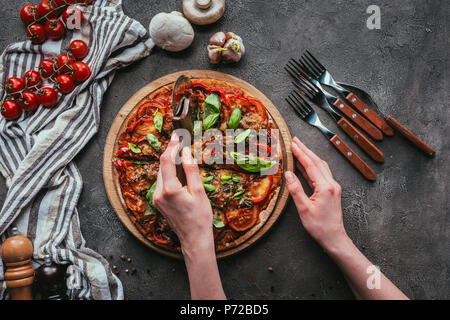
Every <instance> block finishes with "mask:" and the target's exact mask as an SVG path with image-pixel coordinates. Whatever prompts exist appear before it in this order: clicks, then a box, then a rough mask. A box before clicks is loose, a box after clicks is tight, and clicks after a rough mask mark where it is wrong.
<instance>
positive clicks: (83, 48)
mask: <svg viewBox="0 0 450 320" xmlns="http://www.w3.org/2000/svg"><path fill="white" fill-rule="evenodd" d="M69 50H70V52H71V53H72V55H73V56H74V57H75V59H83V58H84V57H86V55H87V54H88V47H87V44H86V42H84V41H83V40H73V41H72V42H71V43H70V46H69Z"/></svg>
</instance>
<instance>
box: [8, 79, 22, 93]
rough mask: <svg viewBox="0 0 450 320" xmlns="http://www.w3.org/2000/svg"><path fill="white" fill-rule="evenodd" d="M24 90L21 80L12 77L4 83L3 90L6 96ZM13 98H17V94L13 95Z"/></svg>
mask: <svg viewBox="0 0 450 320" xmlns="http://www.w3.org/2000/svg"><path fill="white" fill-rule="evenodd" d="M24 88H25V82H23V80H22V79H20V78H16V77H12V78H9V79H8V80H7V81H6V83H5V90H6V92H7V93H8V94H11V93H14V92H18V91H22V90H23V89H24ZM14 96H18V94H14Z"/></svg>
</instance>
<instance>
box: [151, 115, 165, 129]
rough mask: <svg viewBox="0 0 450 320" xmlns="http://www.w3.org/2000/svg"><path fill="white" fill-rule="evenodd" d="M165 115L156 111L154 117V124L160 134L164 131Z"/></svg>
mask: <svg viewBox="0 0 450 320" xmlns="http://www.w3.org/2000/svg"><path fill="white" fill-rule="evenodd" d="M163 121H164V120H163V115H162V113H161V112H159V111H156V112H155V114H154V115H153V123H154V124H155V127H156V129H158V131H159V132H161V130H162V126H163Z"/></svg>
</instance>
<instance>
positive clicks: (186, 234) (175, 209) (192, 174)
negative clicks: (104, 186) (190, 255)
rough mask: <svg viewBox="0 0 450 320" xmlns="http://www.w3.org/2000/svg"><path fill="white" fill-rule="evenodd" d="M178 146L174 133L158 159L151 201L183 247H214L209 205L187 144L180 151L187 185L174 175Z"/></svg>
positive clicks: (211, 216)
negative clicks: (158, 165)
mask: <svg viewBox="0 0 450 320" xmlns="http://www.w3.org/2000/svg"><path fill="white" fill-rule="evenodd" d="M179 146H180V142H179V138H178V136H177V135H176V134H175V133H174V134H173V135H172V138H171V140H170V143H169V145H168V147H167V149H166V151H165V152H164V153H163V154H162V155H161V158H160V168H159V173H158V179H157V182H156V188H155V192H154V194H153V203H154V205H155V206H156V207H157V208H158V210H159V211H160V212H161V213H162V214H163V216H164V217H165V218H166V219H167V221H168V223H169V225H170V227H171V228H172V230H173V231H174V232H175V233H176V234H177V236H178V238H179V239H180V243H181V247H182V250H186V249H188V248H192V247H197V246H198V245H202V246H204V245H208V246H209V247H211V246H212V247H214V240H213V239H214V238H213V229H212V218H213V214H212V209H211V204H210V203H209V200H208V197H207V195H206V192H205V188H204V187H203V181H202V179H201V177H200V173H199V168H198V165H197V163H196V162H195V160H194V159H193V157H192V155H191V151H190V149H189V148H188V147H185V148H183V150H182V154H181V162H182V165H183V169H184V172H185V174H186V181H187V185H186V186H182V184H181V182H180V181H179V180H178V178H177V173H176V167H175V159H176V157H177V154H178V149H179Z"/></svg>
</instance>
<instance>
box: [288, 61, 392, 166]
mask: <svg viewBox="0 0 450 320" xmlns="http://www.w3.org/2000/svg"><path fill="white" fill-rule="evenodd" d="M286 70H288V72H289V73H291V72H293V71H292V70H289V65H288V66H287V68H286ZM291 75H292V76H294V74H291ZM295 75H296V79H297V81H298V82H294V83H293V84H294V86H295V87H296V88H297V89H298V90H299V91H300V92H301V93H302V94H303V95H304V96H306V97H307V98H308V99H310V100H312V99H313V98H314V97H313V94H311V91H318V90H319V86H320V83H317V86H316V84H315V83H311V82H309V81H308V80H306V79H305V78H304V77H302V75H300V74H295ZM320 88H321V87H320ZM323 93H324V95H325V96H326V94H327V92H326V91H325V90H324V91H323ZM319 107H321V108H322V109H324V110H325V111H328V113H329V114H330V115H331V117H332V118H333V120H335V121H336V122H337V124H338V125H339V127H341V129H342V130H343V131H344V132H345V133H346V134H347V135H348V136H349V137H350V138H351V139H352V140H353V141H355V142H356V143H357V144H358V145H359V146H360V147H361V149H363V150H364V151H365V152H366V153H367V154H368V155H369V156H370V157H371V158H372V159H373V160H375V161H377V162H384V155H383V153H382V152H381V151H380V150H379V149H378V148H377V147H376V146H375V145H374V144H373V143H372V142H370V141H369V139H367V138H366V137H365V136H364V135H363V134H362V133H361V132H359V130H358V129H356V128H355V127H354V126H353V125H352V124H351V123H350V122H349V121H348V120H347V119H345V118H344V117H343V116H342V115H340V114H339V113H338V112H336V111H335V110H334V109H333V108H331V106H330V105H329V103H328V101H326V103H322V104H320V105H319Z"/></svg>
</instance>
